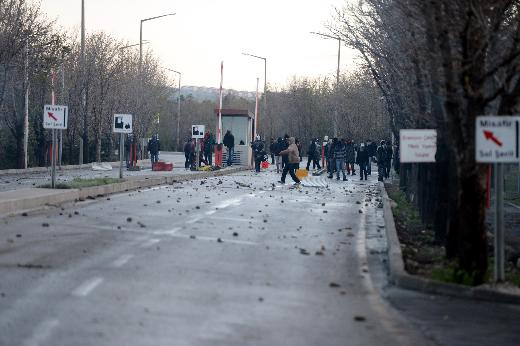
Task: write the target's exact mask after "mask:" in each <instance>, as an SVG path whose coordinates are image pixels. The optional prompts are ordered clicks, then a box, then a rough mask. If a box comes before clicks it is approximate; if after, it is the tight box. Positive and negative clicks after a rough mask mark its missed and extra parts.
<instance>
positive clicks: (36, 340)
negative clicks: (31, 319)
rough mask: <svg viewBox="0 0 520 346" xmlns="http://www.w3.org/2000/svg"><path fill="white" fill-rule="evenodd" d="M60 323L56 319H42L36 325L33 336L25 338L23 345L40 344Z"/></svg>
mask: <svg viewBox="0 0 520 346" xmlns="http://www.w3.org/2000/svg"><path fill="white" fill-rule="evenodd" d="M59 325H60V321H58V320H46V321H43V322H42V323H40V324H39V325H38V327H36V329H35V331H34V333H33V336H32V337H31V338H30V339H27V340H25V342H24V343H23V346H40V345H42V344H43V343H45V341H47V339H49V338H50V337H51V335H52V332H53V331H54V329H56V327H58V326H59Z"/></svg>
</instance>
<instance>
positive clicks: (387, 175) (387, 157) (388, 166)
mask: <svg viewBox="0 0 520 346" xmlns="http://www.w3.org/2000/svg"><path fill="white" fill-rule="evenodd" d="M386 143H387V144H386V148H385V151H386V153H385V178H386V179H388V178H390V170H391V169H392V158H393V156H394V151H393V149H392V143H390V142H389V141H388V142H386Z"/></svg>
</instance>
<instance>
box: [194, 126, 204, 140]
mask: <svg viewBox="0 0 520 346" xmlns="http://www.w3.org/2000/svg"><path fill="white" fill-rule="evenodd" d="M204 132H206V126H205V125H191V138H204Z"/></svg>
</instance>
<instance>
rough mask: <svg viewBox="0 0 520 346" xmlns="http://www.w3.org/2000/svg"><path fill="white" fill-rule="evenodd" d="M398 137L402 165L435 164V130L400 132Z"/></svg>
mask: <svg viewBox="0 0 520 346" xmlns="http://www.w3.org/2000/svg"><path fill="white" fill-rule="evenodd" d="M399 137H400V141H399V152H400V155H401V158H400V159H401V162H402V163H416V162H435V155H436V154H437V130H412V129H410V130H401V131H400V132H399Z"/></svg>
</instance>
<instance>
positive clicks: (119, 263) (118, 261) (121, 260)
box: [110, 255, 134, 268]
mask: <svg viewBox="0 0 520 346" xmlns="http://www.w3.org/2000/svg"><path fill="white" fill-rule="evenodd" d="M133 257H134V255H122V256H121V257H119V258H118V259H116V260H115V261H114V262H112V263H111V264H110V266H111V267H114V268H119V267H122V266H124V265H125V264H126V263H128V261H130V260H131V259H132V258H133Z"/></svg>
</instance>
